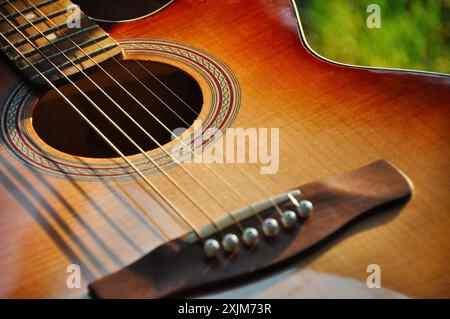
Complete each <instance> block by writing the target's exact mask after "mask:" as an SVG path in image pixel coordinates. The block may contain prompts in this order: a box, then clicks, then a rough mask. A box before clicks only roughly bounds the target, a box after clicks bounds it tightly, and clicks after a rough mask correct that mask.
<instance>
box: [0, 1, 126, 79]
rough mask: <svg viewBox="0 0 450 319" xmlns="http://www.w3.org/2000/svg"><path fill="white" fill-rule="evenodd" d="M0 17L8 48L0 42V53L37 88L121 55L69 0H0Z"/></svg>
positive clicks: (115, 46) (3, 40) (113, 44)
mask: <svg viewBox="0 0 450 319" xmlns="http://www.w3.org/2000/svg"><path fill="white" fill-rule="evenodd" d="M0 12H1V15H0V32H2V33H3V35H4V36H5V37H6V38H7V39H8V41H9V42H10V43H11V44H10V43H8V41H6V40H5V39H4V38H3V37H1V39H0V43H1V50H2V51H3V52H4V53H5V54H6V56H7V57H8V58H9V59H10V60H11V61H12V62H13V63H14V64H15V65H16V66H17V67H18V68H19V69H20V70H21V71H22V72H23V73H24V74H25V75H26V76H27V77H28V78H29V79H30V80H31V81H32V82H34V83H36V84H44V83H47V81H46V80H45V79H44V78H43V77H42V75H43V76H45V77H46V78H47V79H49V80H50V81H52V82H54V81H56V80H59V79H61V78H64V77H65V76H70V75H73V74H76V73H79V72H80V69H81V70H85V69H87V68H89V67H91V66H93V65H94V64H96V63H100V62H102V61H104V60H107V59H109V58H110V57H112V56H116V55H118V54H121V52H122V51H121V48H120V47H119V46H118V44H117V43H116V42H115V41H114V40H113V39H112V38H111V37H110V36H109V35H108V34H107V33H106V32H105V31H104V30H103V29H101V28H100V27H99V26H98V25H97V24H96V23H95V22H93V21H92V20H91V19H89V18H88V17H87V16H86V15H85V14H83V13H82V12H80V11H79V10H76V9H75V8H74V7H73V4H72V3H71V2H70V1H67V0H9V1H5V0H0ZM18 51H20V53H19V52H18ZM49 60H50V61H51V62H52V63H53V64H54V65H53V64H52V63H51V62H49ZM30 63H32V64H33V65H34V66H35V67H36V68H37V69H38V70H39V71H40V72H41V73H42V75H41V74H40V73H39V72H38V71H36V69H35V68H34V67H32V66H31V65H30ZM55 66H57V68H55Z"/></svg>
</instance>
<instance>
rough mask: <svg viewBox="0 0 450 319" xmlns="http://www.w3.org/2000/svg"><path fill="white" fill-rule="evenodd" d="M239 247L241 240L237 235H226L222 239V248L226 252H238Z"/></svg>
mask: <svg viewBox="0 0 450 319" xmlns="http://www.w3.org/2000/svg"><path fill="white" fill-rule="evenodd" d="M238 245H239V238H238V236H236V235H235V234H226V235H225V236H224V237H223V239H222V246H223V249H225V251H226V252H228V253H230V252H232V251H234V250H236V248H237V246H238Z"/></svg>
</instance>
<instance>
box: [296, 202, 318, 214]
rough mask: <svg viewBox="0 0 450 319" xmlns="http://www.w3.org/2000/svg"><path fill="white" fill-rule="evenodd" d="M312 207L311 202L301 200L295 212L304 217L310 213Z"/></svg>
mask: <svg viewBox="0 0 450 319" xmlns="http://www.w3.org/2000/svg"><path fill="white" fill-rule="evenodd" d="M313 209H314V207H313V204H312V203H311V202H310V201H309V200H302V201H300V203H299V205H298V207H297V213H298V215H299V216H300V217H302V218H306V217H308V216H309V215H310V214H311V212H312V211H313Z"/></svg>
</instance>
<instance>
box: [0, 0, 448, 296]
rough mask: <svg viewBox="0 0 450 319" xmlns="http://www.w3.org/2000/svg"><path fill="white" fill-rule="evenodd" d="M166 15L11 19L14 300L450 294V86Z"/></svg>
mask: <svg viewBox="0 0 450 319" xmlns="http://www.w3.org/2000/svg"><path fill="white" fill-rule="evenodd" d="M100 2H101V1H98V3H100ZM86 3H90V4H89V5H86ZM142 3H143V2H142ZM147 3H152V4H151V8H150V11H148V12H147V11H145V10H144V9H142V12H135V11H133V8H136V7H134V6H132V5H131V4H130V5H129V6H128V8H124V9H122V10H120V11H118V10H114V9H113V6H112V5H111V6H108V4H105V1H103V5H104V7H101V9H99V7H98V6H96V5H95V1H80V4H81V10H80V9H79V8H78V7H76V6H74V5H73V3H71V2H69V1H67V0H2V1H0V20H1V21H0V32H1V45H2V47H1V49H2V52H3V55H2V58H1V59H0V70H1V77H0V95H1V97H2V101H1V105H0V116H1V118H0V126H1V129H0V142H1V143H0V145H1V146H0V194H1V197H0V227H1V229H0V269H1V276H0V295H1V296H2V297H5V298H24V297H26V298H81V297H95V298H161V297H172V296H203V297H208V296H210V297H211V296H225V295H223V294H222V295H220V294H219V295H217V293H219V292H220V291H222V293H225V294H226V292H227V290H226V289H228V288H233V289H235V290H233V291H235V294H234V295H233V296H240V297H265V298H267V297H269V298H277V297H295V296H314V297H342V296H344V297H352V296H354V297H365V296H369V297H389V296H390V297H450V274H449V272H448V266H449V264H450V235H449V234H450V233H449V230H450V203H449V198H450V176H449V169H450V159H449V154H450V153H449V152H450V149H449V147H450V143H449V141H450V136H449V132H450V112H449V106H450V79H449V77H448V76H446V75H440V74H431V73H420V72H412V71H403V70H387V69H379V68H362V67H357V66H349V65H342V64H338V63H334V62H332V61H329V60H326V59H324V58H322V57H320V56H318V55H317V54H315V53H314V52H313V51H312V50H311V49H310V48H309V46H308V44H307V43H306V41H305V38H304V35H303V31H302V27H301V22H300V18H299V11H298V8H297V6H296V3H295V2H294V1H289V0H272V1H267V0H245V1H243V0H242V1H241V0H222V1H198V0H177V1H157V2H154V1H153V2H152V1H147ZM84 5H86V6H84ZM83 9H86V13H87V14H85V13H83ZM139 11H141V9H139ZM151 13H153V14H151ZM89 15H90V16H92V18H89V17H88V16H89ZM139 15H142V16H144V17H142V18H140V19H138V16H139ZM113 21H122V23H112V22H113ZM123 21H127V22H123ZM230 132H231V133H230ZM233 134H234V135H233ZM242 152H243V153H242ZM221 159H222V161H221ZM311 274H314V275H313V276H311ZM324 276H325V277H326V278H327V280H325V281H321V279H320V278H322V279H323V278H324ZM307 278H310V280H306V279H307ZM316 280H318V281H316ZM317 283H319V284H317ZM355 287H357V288H355ZM380 287H381V288H380ZM236 289H237V290H236ZM352 289H356V290H352ZM294 292H302V293H301V294H298V295H295V294H291V293H294ZM214 294H216V295H214Z"/></svg>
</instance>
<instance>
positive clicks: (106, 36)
mask: <svg viewBox="0 0 450 319" xmlns="http://www.w3.org/2000/svg"><path fill="white" fill-rule="evenodd" d="M106 38H108V35H107V34H103V35H101V36H99V37H97V38H95V39H91V40H88V41H85V42H83V43H80V44H79V43H77V45H78V47H80V48H85V47H87V46H89V45H92V44H95V43H97V42H99V41H102V40H105V39H106ZM78 47H77V46H73V47H70V48H68V49H66V50H61V52H59V51H58V52H56V53H54V54H52V55H50V56H47V59H50V60H52V59H55V58H58V57H60V56H62V55H63V53H64V54H65V55H67V54H69V53H71V52H73V51H76V50H78V49H79V48H78ZM63 58H64V59H66V58H65V57H63ZM47 59H46V58H42V59H40V60H38V61H35V62H33V64H34V65H35V66H36V65H39V64H42V63H44V62H48V61H47ZM67 62H68V63H70V61H67ZM29 67H31V66H30V65H29V64H28V65H27V66H26V67H24V68H20V69H21V70H24V69H26V68H29Z"/></svg>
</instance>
